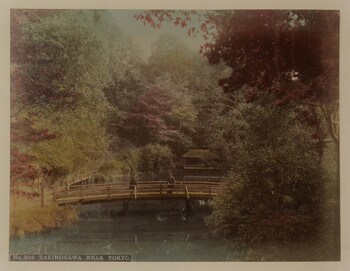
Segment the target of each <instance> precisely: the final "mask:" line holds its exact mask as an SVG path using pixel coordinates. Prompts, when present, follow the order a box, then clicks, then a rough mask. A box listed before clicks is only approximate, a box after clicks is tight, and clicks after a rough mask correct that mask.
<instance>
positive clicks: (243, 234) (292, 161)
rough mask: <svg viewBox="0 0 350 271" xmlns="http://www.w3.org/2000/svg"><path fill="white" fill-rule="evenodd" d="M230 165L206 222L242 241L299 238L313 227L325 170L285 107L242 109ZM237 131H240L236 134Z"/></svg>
mask: <svg viewBox="0 0 350 271" xmlns="http://www.w3.org/2000/svg"><path fill="white" fill-rule="evenodd" d="M242 115H243V116H244V118H243V119H244V122H243V121H242V119H239V120H238V121H237V124H236V127H235V128H236V129H237V131H239V130H244V137H240V138H239V141H237V142H236V143H235V144H234V145H232V147H233V149H232V153H231V155H232V165H233V167H232V171H231V173H230V175H229V181H228V182H227V184H226V185H225V189H224V190H223V193H222V195H221V196H220V197H217V198H216V199H214V201H213V202H212V207H213V213H212V214H211V215H210V216H209V218H208V222H209V225H211V226H212V227H213V229H214V230H215V231H216V232H218V233H221V234H223V235H225V236H226V237H228V238H230V239H232V240H234V241H236V242H237V243H238V244H241V245H248V246H254V245H260V244H263V243H264V242H267V243H278V242H287V241H291V240H303V239H306V238H308V237H309V236H310V234H311V233H313V232H314V231H315V229H316V228H317V223H318V222H319V219H320V205H319V204H320V200H321V197H322V187H323V183H324V180H325V175H324V173H323V169H322V166H321V163H320V159H319V157H318V155H317V152H316V151H315V150H314V149H312V148H310V145H312V143H313V142H312V140H311V139H310V137H309V136H308V133H307V132H305V131H304V130H302V129H300V128H299V129H298V127H297V126H296V125H295V123H294V122H293V118H292V117H291V116H290V115H289V113H288V112H286V111H285V110H282V109H277V108H274V107H273V106H271V105H254V106H253V105H250V106H248V107H246V110H244V111H242V112H241V116H242ZM239 134H240V132H238V135H239Z"/></svg>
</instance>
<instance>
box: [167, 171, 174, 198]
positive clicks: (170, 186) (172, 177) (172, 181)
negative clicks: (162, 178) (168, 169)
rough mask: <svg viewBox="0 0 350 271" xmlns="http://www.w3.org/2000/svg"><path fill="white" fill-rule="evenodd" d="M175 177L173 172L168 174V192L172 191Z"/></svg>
mask: <svg viewBox="0 0 350 271" xmlns="http://www.w3.org/2000/svg"><path fill="white" fill-rule="evenodd" d="M175 183H176V180H175V177H174V175H173V174H170V177H169V179H168V194H171V193H172V192H173V189H174V188H175Z"/></svg>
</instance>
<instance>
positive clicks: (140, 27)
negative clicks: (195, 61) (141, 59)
mask: <svg viewBox="0 0 350 271" xmlns="http://www.w3.org/2000/svg"><path fill="white" fill-rule="evenodd" d="M109 12H110V13H111V15H112V16H113V17H114V19H115V22H116V24H117V25H118V26H119V27H120V29H121V30H122V31H123V32H124V33H125V34H127V35H128V36H129V37H131V38H132V39H133V40H134V41H135V43H136V44H137V45H138V46H139V47H140V49H141V51H142V52H143V54H144V56H145V57H148V56H149V55H150V54H151V45H152V44H153V43H154V42H155V41H157V40H158V38H159V36H160V35H162V34H170V35H172V36H174V37H176V38H178V39H179V40H181V41H182V42H183V43H185V44H186V45H187V46H188V47H189V48H191V49H192V50H194V51H197V52H199V49H200V45H201V44H202V43H203V38H202V37H196V38H195V37H189V36H188V35H187V32H186V29H183V28H180V27H177V26H174V25H173V24H171V23H164V24H163V26H162V27H161V28H160V29H153V28H152V27H151V26H150V25H147V24H146V25H144V23H143V22H142V21H137V20H136V19H135V18H133V16H134V15H135V14H137V13H140V12H142V10H109ZM196 23H197V25H198V22H196V20H195V19H194V18H193V19H192V24H193V26H195V25H196Z"/></svg>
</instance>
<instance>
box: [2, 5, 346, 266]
mask: <svg viewBox="0 0 350 271" xmlns="http://www.w3.org/2000/svg"><path fill="white" fill-rule="evenodd" d="M339 20H340V12H339V11H338V10H136V9H135V10H126V9H124V10H112V9H110V10H68V9H12V10H11V13H10V34H11V36H10V61H11V62H10V98H11V101H10V103H11V112H10V113H11V115H10V125H11V133H10V134H11V135H10V137H11V146H10V180H9V181H10V220H9V223H10V227H9V228H10V232H9V240H10V241H9V259H10V261H94V262H96V261H123V262H125V261H126V262H130V261H131V262H271V261H273V262H286V261H339V260H340V178H339Z"/></svg>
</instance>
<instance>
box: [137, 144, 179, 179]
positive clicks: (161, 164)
mask: <svg viewBox="0 0 350 271" xmlns="http://www.w3.org/2000/svg"><path fill="white" fill-rule="evenodd" d="M173 167H174V163H173V153H172V152H171V150H170V149H169V147H167V146H163V145H160V144H147V145H146V146H144V147H143V148H141V154H140V165H139V169H140V172H142V173H143V174H144V178H146V179H151V180H154V179H160V178H165V177H166V175H167V174H168V172H169V171H170V170H171V169H172V168H173Z"/></svg>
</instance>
